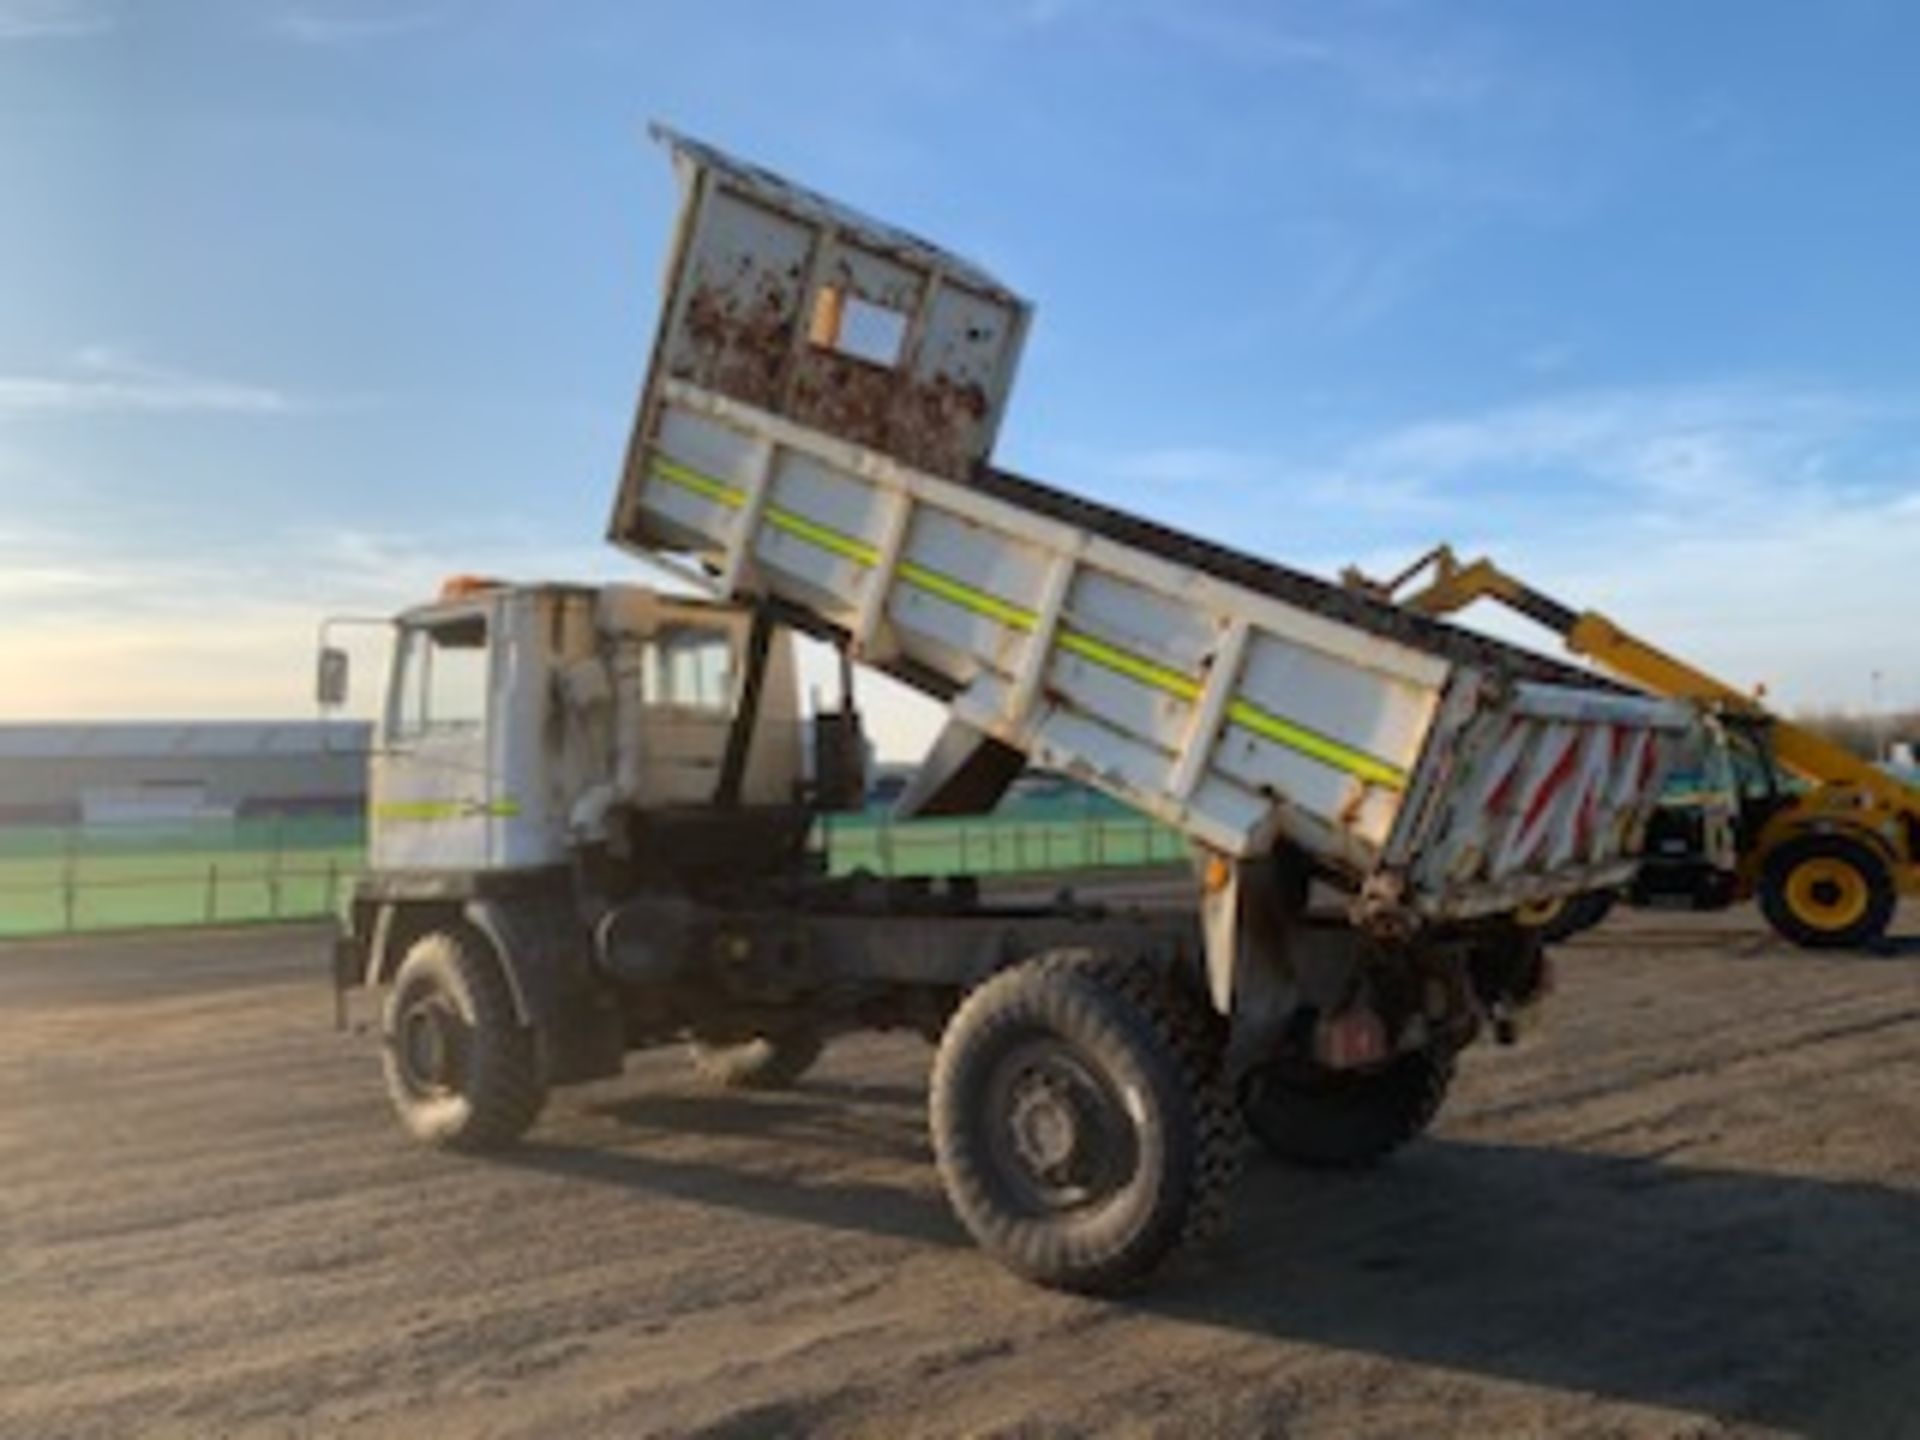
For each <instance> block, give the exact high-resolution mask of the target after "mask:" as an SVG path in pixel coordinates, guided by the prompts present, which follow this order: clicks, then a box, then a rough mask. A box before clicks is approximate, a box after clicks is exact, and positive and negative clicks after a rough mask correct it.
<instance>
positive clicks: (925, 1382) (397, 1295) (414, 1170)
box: [0, 914, 1920, 1437]
mask: <svg viewBox="0 0 1920 1440" xmlns="http://www.w3.org/2000/svg"><path fill="white" fill-rule="evenodd" d="M1917 920H1920V916H1915V915H1912V914H1909V915H1908V916H1907V917H1906V923H1905V931H1906V932H1907V933H1909V934H1911V933H1914V932H1915V931H1916V930H1920V924H1916V923H1915V922H1916V921H1917ZM323 953H324V936H323V934H322V932H320V931H317V930H300V931H296V930H281V931H256V932H251V933H225V934H207V935H179V936H171V937H165V938H157V937H155V938H144V939H127V940H117V941H107V940H90V941H84V942H46V943H34V944H16V945H12V946H8V947H3V948H0V1433H4V1434H5V1435H7V1436H16V1435H17V1436H51V1435H101V1436H120V1435H128V1434H136V1433H154V1434H179V1435H193V1436H204V1435H229V1434H232V1435H252V1434H294V1435H304V1434H339V1433H355V1434H358V1433H367V1434H407V1435H421V1434H452V1435H482V1434H490V1435H526V1436H554V1435H618V1436H627V1435H641V1434H654V1433H662V1434H681V1435H685V1434H700V1435H707V1436H748V1435H761V1434H790V1433H818V1434H853V1435H883V1436H895V1435H902V1434H922V1433H924V1434H962V1433H965V1434H997V1435H1020V1436H1053V1435H1081V1434H1108V1433H1118V1434H1154V1435H1207V1434H1221V1435H1243V1434H1245V1435H1252V1434H1264V1435H1287V1436H1293V1435H1300V1436H1322V1435H1324V1436H1388V1435H1393V1436H1397V1435H1419V1436H1422V1437H1446V1436H1474V1437H1480V1436H1487V1435H1522V1434H1548V1433H1551V1434H1554V1435H1591V1436H1602V1435H1606V1436H1613V1435H1626V1436H1706V1435H1721V1434H1737V1435H1756V1434H1771V1433H1777V1432H1785V1433H1805V1434H1818V1435H1833V1436H1847V1437H1868V1436H1891V1435H1920V1348H1917V1347H1916V1342H1920V945H1912V946H1907V947H1902V949H1901V950H1900V951H1899V952H1898V953H1895V954H1893V955H1888V956H1882V957H1843V958H1819V957H1810V956H1806V955H1802V954H1798V953H1794V952H1791V951H1788V950H1786V949H1784V948H1782V947H1781V946H1779V945H1777V944H1776V943H1774V942H1772V941H1770V940H1768V939H1767V938H1766V937H1765V936H1764V934H1763V933H1762V931H1761V928H1760V926H1759V924H1758V922H1757V921H1756V920H1754V919H1753V918H1752V917H1751V916H1750V915H1746V914H1740V915H1735V916H1731V917H1714V918H1708V919H1694V918H1684V919H1673V918H1650V917H1643V916H1629V917H1626V918H1624V919H1622V920H1617V921H1615V922H1614V923H1612V924H1610V925H1609V926H1607V927H1606V928H1605V929H1604V930H1602V931H1601V932H1599V933H1598V934H1597V935H1595V936H1593V937H1590V938H1588V939H1586V940H1584V941H1582V942H1579V943H1576V944H1574V945H1571V946H1569V947H1566V948H1565V949H1564V950H1563V951H1562V952H1561V962H1562V963H1561V983H1560V990H1559V994H1558V995H1557V997H1556V1000H1555V1003H1554V1005H1553V1007H1552V1010H1551V1012H1550V1016H1549V1025H1548V1027H1547V1028H1546V1029H1545V1030H1544V1031H1542V1032H1541V1033H1540V1034H1539V1035H1538V1036H1537V1037H1534V1038H1530V1039H1528V1040H1527V1041H1525V1042H1523V1043H1522V1045H1520V1046H1519V1047H1517V1048H1515V1049H1512V1050H1505V1051H1502V1050H1497V1049H1493V1048H1490V1047H1489V1048H1486V1049H1483V1050H1478V1051H1476V1052H1474V1053H1473V1055H1472V1056H1470V1057H1469V1062H1468V1064H1467V1067H1466V1071H1465V1075H1464V1079H1463V1081H1462V1083H1461V1084H1460V1086H1459V1088H1458V1090H1457V1091H1456V1094H1455V1097H1454V1100H1453V1102H1452V1103H1451V1104H1450V1106H1449V1108H1448V1111H1447V1113H1446V1115H1445V1116H1444V1117H1443V1120H1442V1123H1441V1124H1440V1125H1439V1127H1438V1130H1437V1134H1436V1135H1435V1137H1434V1138H1433V1139H1431V1140H1429V1141H1426V1142H1424V1143H1421V1144H1418V1145H1416V1146H1414V1147H1412V1148H1411V1149H1409V1150H1408V1151H1406V1152H1405V1153H1404V1154H1403V1155H1402V1156H1400V1157H1399V1158H1398V1159H1397V1160H1396V1161H1394V1162H1393V1163H1390V1164H1389V1165H1387V1166H1385V1167H1384V1168H1382V1169H1380V1170H1378V1171H1376V1172H1374V1173H1372V1174H1368V1175H1364V1176H1334V1177H1328V1176H1319V1175H1303V1174H1300V1173H1298V1172H1293V1171H1289V1170H1287V1169H1284V1168H1282V1167H1281V1166H1279V1165H1277V1164H1274V1163H1272V1162H1269V1161H1265V1160H1259V1159H1256V1160H1255V1161H1254V1162H1253V1163H1252V1165H1251V1166H1250V1169H1249V1174H1248V1176H1247V1180H1246V1183H1245V1185H1244V1186H1243V1188H1242V1190H1241V1191H1240V1194H1239V1197H1238V1203H1237V1206H1236V1225H1237V1228H1236V1231H1235V1233H1234V1235H1233V1236H1232V1237H1231V1238H1230V1239H1229V1240H1228V1241H1226V1242H1224V1243H1223V1244H1222V1245H1221V1246H1219V1247H1218V1248H1217V1249H1215V1250H1214V1251H1212V1252H1210V1253H1208V1254H1206V1255H1204V1256H1202V1257H1197V1258H1196V1259H1194V1260H1192V1261H1189V1262H1186V1263H1184V1264H1183V1265H1181V1266H1180V1267H1178V1268H1177V1269H1175V1270H1173V1271H1171V1272H1169V1273H1168V1274H1167V1275H1166V1276H1165V1277H1164V1281H1163V1283H1162V1284H1161V1285H1160V1286H1159V1287H1158V1288H1157V1289H1156V1290H1154V1291H1153V1292H1152V1293H1151V1294H1149V1295H1147V1296H1145V1297H1142V1298H1139V1299H1135V1300H1131V1301H1127V1302H1124V1303H1111V1302H1093V1301H1086V1300H1078V1299H1071V1298H1066V1297H1062V1296H1057V1295H1051V1294H1047V1293H1044V1292H1041V1291H1037V1290H1034V1289H1030V1288H1028V1287H1026V1286H1023V1285H1021V1284H1020V1283H1018V1282H1017V1281H1015V1280H1013V1279H1011V1278H1010V1277H1008V1276H1006V1275H1005V1274H1003V1273H1002V1272H1001V1271H1000V1270H998V1269H997V1268H996V1267H995V1266H993V1265H992V1264H990V1263H989V1262H988V1261H986V1260H985V1259H984V1258H983V1257H981V1256H980V1255H979V1254H977V1253H976V1252H975V1251H973V1250H972V1249H971V1248H970V1247H969V1245H968V1244H967V1243H966V1240H965V1237H964V1235H963V1234H962V1232H961V1230H960V1228H959V1226H958V1225H957V1224H956V1223H955V1222H954V1220H953V1219H952V1218H951V1217H950V1216H949V1214H948V1212H947V1210H946V1207H945V1205H944V1203H943V1201H942V1198H941V1195H940V1191H939V1188H938V1185H937V1182H936V1179H935V1176H934V1172H933V1169H932V1166H931V1164H930V1161H929V1158H928V1152H927V1145H926V1140H925V1135H924V1127H923V1120H922V1106H923V1081H924V1075H925V1070H926V1065H927V1060H928V1052H927V1050H926V1047H925V1046H923V1045H921V1044H920V1043H919V1042H918V1041H915V1040H910V1039H894V1038H883V1039H860V1040H850V1041H845V1042H842V1043H840V1044H838V1045H836V1046H835V1047H834V1048H833V1049H832V1050H831V1051H830V1052H829V1055H828V1058H827V1060H826V1062H825V1063H824V1064H823V1065H822V1066H821V1068H820V1069H819V1070H818V1071H817V1072H816V1074H815V1075H814V1076H813V1077H810V1078H809V1080H808V1082H807V1083H806V1084H805V1085H804V1086H803V1087H802V1088H801V1089H800V1090H798V1091H797V1092H795V1093H793V1094H791V1095H786V1096H778V1097H767V1098H749V1099H738V1098H727V1097H716V1096H713V1095H709V1094H706V1093H703V1091H702V1090H701V1089H700V1087H699V1086H698V1085H697V1083H696V1082H695V1081H694V1080H693V1079H692V1078H691V1077H690V1075H689V1074H688V1072H687V1069H686V1067H685V1066H684V1065H683V1064H682V1063H681V1062H680V1060H679V1057H678V1056H677V1055H674V1054H664V1053H663V1054H657V1055H650V1056H647V1057H643V1058H638V1059H636V1060H635V1061H634V1062H633V1063H632V1064H631V1066H630V1068H629V1073H628V1075H627V1076H626V1078H625V1079H624V1080H622V1081H620V1082H617V1083H611V1084H607V1085H601V1086H596V1087H593V1088H591V1089H588V1090H581V1091H574V1092H571V1093H567V1094H563V1095H562V1096H560V1097H558V1098H557V1100H556V1101H555V1103H554V1104H553V1106H552V1107H550V1109H549V1110H548V1113H547V1116H546V1118H545V1120H544V1121H543V1122H542V1124H541V1125H540V1126H539V1128H538V1129H537V1130H536V1131H535V1133H534V1136H533V1138H532V1141H531V1143H529V1144H528V1145H526V1146H525V1147H524V1148H523V1149H522V1150H521V1151H519V1152H518V1153H517V1154H516V1155H514V1156H513V1157H512V1158H510V1159H504V1160H495V1161H470V1160H459V1159H453V1158H447V1157H443V1156H439V1155H435V1154H430V1153H427V1152H425V1151H422V1150H419V1149H416V1148H414V1147H413V1146H411V1145H410V1144H408V1143H407V1142H405V1141H404V1140H403V1139H402V1137H401V1136H400V1134H399V1132H398V1130H397V1129H396V1128H395V1126H394V1125H393V1124H392V1123H391V1122H390V1120H389V1119H388V1116H387V1114H386V1111H385V1102H384V1099H383V1098H382V1095H381V1092H380V1085H379V1080H378V1076H377V1065H376V1061H375V1056H374V1053H373V1050H372V1044H371V1041H370V1040H368V1039H366V1038H364V1037H363V1038H353V1037H341V1036H336V1035H335V1034H334V1033H333V1032H332V1031H331V1030H330V1028H329V1016H330V1002H329V997H328V994H327V992H326V991H325V989H324V986H323V984H322V981H321V979H320V975H321V970H322V963H323V962H322V957H323Z"/></svg>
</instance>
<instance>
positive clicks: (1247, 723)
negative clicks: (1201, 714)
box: [1227, 700, 1407, 790]
mask: <svg viewBox="0 0 1920 1440" xmlns="http://www.w3.org/2000/svg"><path fill="white" fill-rule="evenodd" d="M1227 720H1228V722H1229V723H1231V724H1234V725H1238V726H1239V727H1240V728H1241V729H1243V730H1251V731H1252V732H1253V733H1254V734H1256V735H1258V736H1259V737H1260V738H1261V739H1263V740H1271V741H1273V742H1274V744H1276V745H1284V746H1286V747H1287V748H1288V749H1289V750H1297V751H1299V752H1300V753H1301V754H1302V755H1308V756H1311V757H1312V758H1313V759H1315V760H1318V761H1320V762H1321V763H1322V764H1324V765H1331V766H1333V768H1334V769H1336V770H1345V771H1346V772H1347V773H1348V774H1349V775H1356V776H1358V777H1359V778H1360V779H1362V780H1366V781H1370V782H1371V783H1373V784H1375V785H1384V786H1386V787H1387V788H1388V789H1390V790H1404V789H1406V788H1407V773H1406V771H1404V770H1402V769H1400V768H1399V767H1398V766H1394V765H1389V764H1388V763H1387V762H1386V761H1384V760H1379V759H1376V758H1374V757H1373V756H1372V755H1369V754H1367V753H1366V752H1365V751H1364V750H1355V749H1354V748H1353V747H1352V746H1350V745H1342V744H1341V743H1340V742H1339V741H1338V740H1333V739H1330V738H1328V737H1327V736H1325V735H1322V734H1320V733H1319V732H1318V731H1316V730H1309V729H1307V727H1306V726H1304V725H1296V724H1295V723H1294V722H1293V721H1291V720H1282V719H1281V718H1280V717H1279V716H1278V715H1271V714H1268V713H1267V712H1266V711H1265V710H1262V709H1261V708H1260V707H1259V706H1257V705H1255V704H1253V703H1251V702H1250V701H1246V700H1235V701H1232V702H1230V703H1229V704H1228V706H1227Z"/></svg>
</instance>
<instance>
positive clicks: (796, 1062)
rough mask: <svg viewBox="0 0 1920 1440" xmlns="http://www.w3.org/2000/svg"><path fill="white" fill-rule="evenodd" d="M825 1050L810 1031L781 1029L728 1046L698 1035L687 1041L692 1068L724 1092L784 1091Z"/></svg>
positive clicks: (820, 1040) (819, 1040)
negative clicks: (691, 1058)
mask: <svg viewBox="0 0 1920 1440" xmlns="http://www.w3.org/2000/svg"><path fill="white" fill-rule="evenodd" d="M824 1049H826V1041H825V1040H823V1039H822V1038H821V1037H820V1035H819V1033H818V1032H817V1031H813V1030H783V1031H781V1032H780V1033H779V1034H777V1035H756V1036H754V1037H753V1038H752V1039H751V1040H740V1041H734V1042H731V1043H721V1042H717V1041H711V1040H702V1039H701V1038H700V1037H699V1036H697V1035H696V1036H694V1037H693V1038H692V1039H691V1040H689V1041H687V1050H688V1052H689V1053H690V1054H691V1055H692V1056H693V1068H694V1069H695V1070H697V1071H699V1072H700V1074H701V1075H702V1076H704V1077H705V1078H706V1079H708V1080H711V1081H712V1082H713V1083H714V1084H716V1085H719V1086H721V1087H722V1088H723V1089H727V1090H784V1089H786V1088H787V1087H788V1086H789V1085H792V1084H793V1083H794V1082H795V1081H797V1080H798V1079H799V1078H800V1077H801V1076H802V1075H804V1074H806V1073H807V1071H808V1070H810V1069H812V1068H813V1063H814V1061H816V1060H818V1059H819V1058H820V1052H821V1051H822V1050H824Z"/></svg>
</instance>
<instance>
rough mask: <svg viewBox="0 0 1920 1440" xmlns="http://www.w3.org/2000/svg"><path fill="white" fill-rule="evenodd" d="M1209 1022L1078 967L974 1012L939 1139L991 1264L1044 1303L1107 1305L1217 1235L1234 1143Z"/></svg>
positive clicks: (964, 1215)
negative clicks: (1185, 1247)
mask: <svg viewBox="0 0 1920 1440" xmlns="http://www.w3.org/2000/svg"><path fill="white" fill-rule="evenodd" d="M1207 1019H1208V1017H1207V1016H1206V1015H1205V1014H1204V1013H1203V1012H1201V1011H1200V1010H1199V1009H1198V1005H1197V1002H1191V1001H1189V999H1188V997H1186V996H1185V995H1184V994H1183V993H1181V992H1179V991H1177V990H1176V989H1175V988H1174V986H1173V985H1172V984H1171V982H1170V981H1169V979H1168V977H1167V976H1165V975H1164V974H1162V973H1159V972H1157V971H1155V970H1154V969H1152V968H1151V967H1148V966H1145V965H1134V964H1129V963H1127V962H1119V961H1110V960H1107V959H1105V958H1104V957H1098V956H1093V955H1089V954H1084V953H1078V952H1076V953H1068V954H1060V955H1053V956H1045V957H1041V958H1039V959H1036V960H1031V961H1028V962H1026V963H1024V964H1021V965H1018V966H1016V967H1014V968H1013V969H1011V970H1007V971H1004V972H1002V973H1001V974H999V975H996V976H995V977H993V978H992V979H991V980H988V981H987V982H986V983H985V984H983V985H981V986H980V988H979V989H978V990H976V991H975V992H974V993H973V994H972V995H971V996H970V997H969V998H968V1000H967V1001H966V1003H965V1004H964V1005H962V1006H961V1008H960V1010H959V1012H958V1014H956V1015H955V1017H954V1019H953V1023H952V1024H951V1025H949V1026H948V1027H947V1032H946V1034H945V1035H944V1036H943V1037H942V1039H941V1042H940V1049H939V1053H938V1055H937V1056H936V1057H935V1060H934V1069H933V1085H932V1094H931V1100H930V1109H931V1115H930V1122H931V1128H932V1131H933V1145H934V1153H935V1155H936V1157H937V1158H938V1161H939V1166H940V1174H941V1178H942V1179H943V1181H944V1182H945V1184H946V1190H947V1196H948V1199H949V1200H950V1201H951V1203H952V1205H953V1208H954V1210H955V1212H956V1213H957V1214H958V1215H959V1217H960V1220H961V1222H962V1223H963V1224H964V1225H965V1226H966V1227H967V1229H968V1230H969V1231H970V1232H971V1233H972V1235H973V1237H974V1239H975V1240H976V1241H977V1242H978V1243H979V1244H980V1246H981V1248H982V1249H984V1250H986V1251H987V1252H988V1253H989V1254H991V1255H993V1256H994V1257H995V1258H996V1259H998V1260H999V1261H1000V1262H1001V1263H1002V1264H1004V1265H1006V1266H1007V1267H1008V1268H1009V1269H1011V1270H1013V1271H1015V1272H1016V1273H1018V1274H1020V1275H1023V1276H1025V1277H1027V1278H1028V1279H1031V1280H1034V1281H1037V1282H1039V1283H1040V1284H1043V1285H1051V1286H1057V1287H1059V1288H1062V1289H1069V1290H1079V1291H1084V1292H1090V1293H1102V1292H1112V1291H1116V1290H1120V1289H1124V1288H1126V1287H1128V1286H1130V1285H1133V1284H1135V1283H1137V1282H1138V1281H1140V1280H1142V1279H1144V1278H1145V1277H1146V1276H1147V1275H1148V1274H1149V1273H1151V1272H1152V1271H1153V1270H1154V1269H1155V1267H1156V1266H1158V1265H1159V1264H1160V1262H1161V1261H1162V1260H1164V1259H1165V1258H1166V1257H1167V1256H1168V1255H1169V1254H1170V1253H1171V1252H1172V1251H1173V1250H1174V1249H1175V1248H1176V1247H1177V1246H1179V1245H1180V1244H1181V1243H1183V1242H1184V1241H1190V1240H1197V1239H1200V1238H1202V1237H1203V1236H1204V1235H1205V1234H1207V1233H1209V1232H1210V1231H1211V1230H1212V1229H1214V1228H1215V1227H1216V1226H1217V1225H1218V1224H1219V1223H1220V1221H1221V1218H1222V1214H1223V1210H1224V1197H1225V1193H1226V1191H1227V1189H1228V1188H1229V1186H1230V1184H1231V1181H1232V1176H1233V1173H1234V1171H1235V1170H1236V1168H1237V1165H1238V1156H1239V1129H1238V1122H1237V1120H1236V1117H1235V1116H1234V1113H1233V1108H1232V1106H1231V1104H1230V1103H1229V1096H1228V1094H1227V1091H1226V1088H1225V1084H1224V1081H1223V1079H1222V1075H1221V1067H1220V1064H1219V1059H1220V1056H1219V1048H1218V1045H1217V1043H1216V1041H1215V1039H1214V1038H1213V1034H1212V1029H1211V1027H1210V1026H1208V1025H1207V1023H1206V1021H1207Z"/></svg>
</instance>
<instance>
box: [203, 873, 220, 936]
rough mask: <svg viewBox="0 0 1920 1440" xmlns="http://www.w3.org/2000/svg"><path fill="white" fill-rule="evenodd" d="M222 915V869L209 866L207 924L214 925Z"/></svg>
mask: <svg viewBox="0 0 1920 1440" xmlns="http://www.w3.org/2000/svg"><path fill="white" fill-rule="evenodd" d="M219 913H220V867H219V865H217V864H209V865H208V866H207V916H206V919H207V924H209V925H211V924H213V922H214V920H215V919H216V918H217V917H218V916H219Z"/></svg>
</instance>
